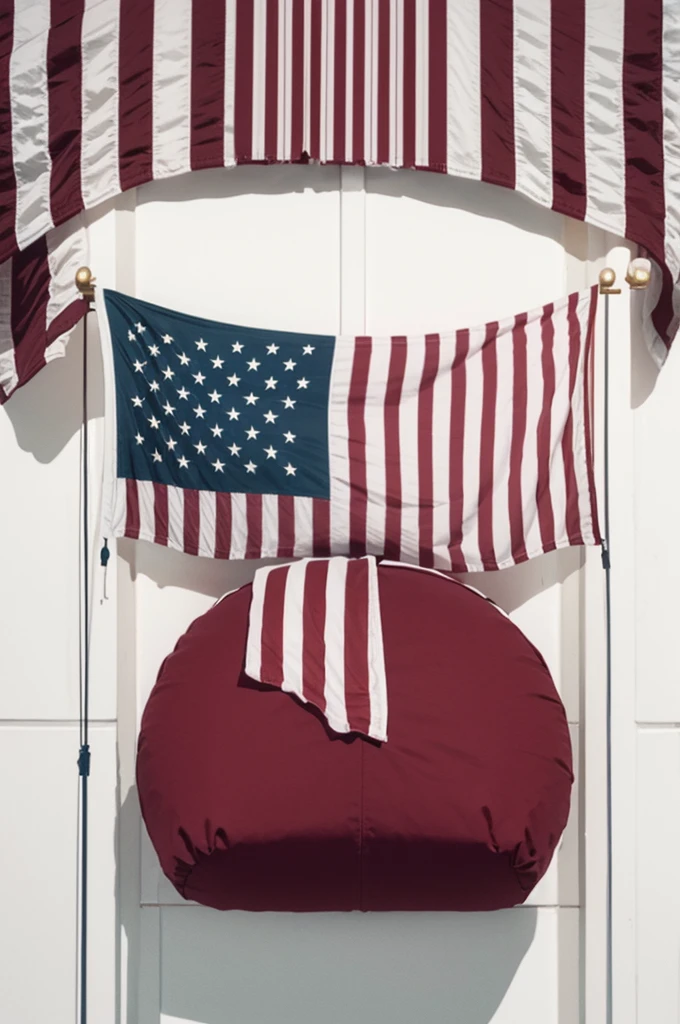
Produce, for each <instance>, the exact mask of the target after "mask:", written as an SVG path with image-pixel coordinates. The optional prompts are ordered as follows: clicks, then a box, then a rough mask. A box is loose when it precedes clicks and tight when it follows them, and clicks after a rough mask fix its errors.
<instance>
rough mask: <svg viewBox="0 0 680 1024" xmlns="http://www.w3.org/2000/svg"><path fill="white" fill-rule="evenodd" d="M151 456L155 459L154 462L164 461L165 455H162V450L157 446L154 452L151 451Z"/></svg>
mask: <svg viewBox="0 0 680 1024" xmlns="http://www.w3.org/2000/svg"><path fill="white" fill-rule="evenodd" d="M151 458H152V459H153V461H154V462H162V461H163V456H162V455H161V453H160V452H159V451H158V448H156V449H155V450H154V451H153V452H152V453H151Z"/></svg>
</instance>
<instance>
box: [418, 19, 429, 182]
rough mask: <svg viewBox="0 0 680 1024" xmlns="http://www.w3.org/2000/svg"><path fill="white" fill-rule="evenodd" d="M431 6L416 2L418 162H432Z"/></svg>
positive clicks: (423, 163) (424, 165)
mask: <svg viewBox="0 0 680 1024" xmlns="http://www.w3.org/2000/svg"><path fill="white" fill-rule="evenodd" d="M429 31H430V28H429V6H428V4H426V3H421V4H416V164H417V165H418V166H419V167H427V165H428V164H429V162H430V90H429V75H430V64H429V55H430V36H429Z"/></svg>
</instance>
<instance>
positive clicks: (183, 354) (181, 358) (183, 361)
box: [179, 352, 191, 366]
mask: <svg viewBox="0 0 680 1024" xmlns="http://www.w3.org/2000/svg"><path fill="white" fill-rule="evenodd" d="M179 361H180V363H181V364H182V366H188V365H189V363H190V362H191V360H190V359H189V356H188V355H187V354H186V352H180V354H179Z"/></svg>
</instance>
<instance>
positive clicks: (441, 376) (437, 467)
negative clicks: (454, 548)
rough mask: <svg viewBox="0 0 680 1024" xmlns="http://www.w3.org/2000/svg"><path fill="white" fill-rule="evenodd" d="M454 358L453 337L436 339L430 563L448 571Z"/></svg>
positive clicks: (449, 566)
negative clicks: (436, 362) (431, 546)
mask: <svg viewBox="0 0 680 1024" xmlns="http://www.w3.org/2000/svg"><path fill="white" fill-rule="evenodd" d="M455 355H456V335H455V334H451V333H449V334H445V335H442V336H441V338H440V348H439V369H438V372H437V376H436V378H435V382H434V388H433V394H432V497H433V505H434V508H433V514H432V537H433V549H434V564H435V565H436V566H438V567H439V568H440V569H450V568H451V552H450V550H449V531H450V526H451V505H450V495H449V490H450V472H451V446H450V440H449V439H450V436H451V371H452V367H453V360H454V358H455Z"/></svg>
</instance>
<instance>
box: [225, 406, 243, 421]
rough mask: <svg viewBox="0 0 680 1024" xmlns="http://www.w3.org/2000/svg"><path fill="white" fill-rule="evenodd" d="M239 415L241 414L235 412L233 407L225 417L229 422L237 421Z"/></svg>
mask: <svg viewBox="0 0 680 1024" xmlns="http://www.w3.org/2000/svg"><path fill="white" fill-rule="evenodd" d="M240 415H241V413H240V412H236V409H234V407H233V406H232V407H231V409H230V410H229V412H228V413H227V416H228V417H229V419H230V420H237V419H238V418H239V416H240Z"/></svg>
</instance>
